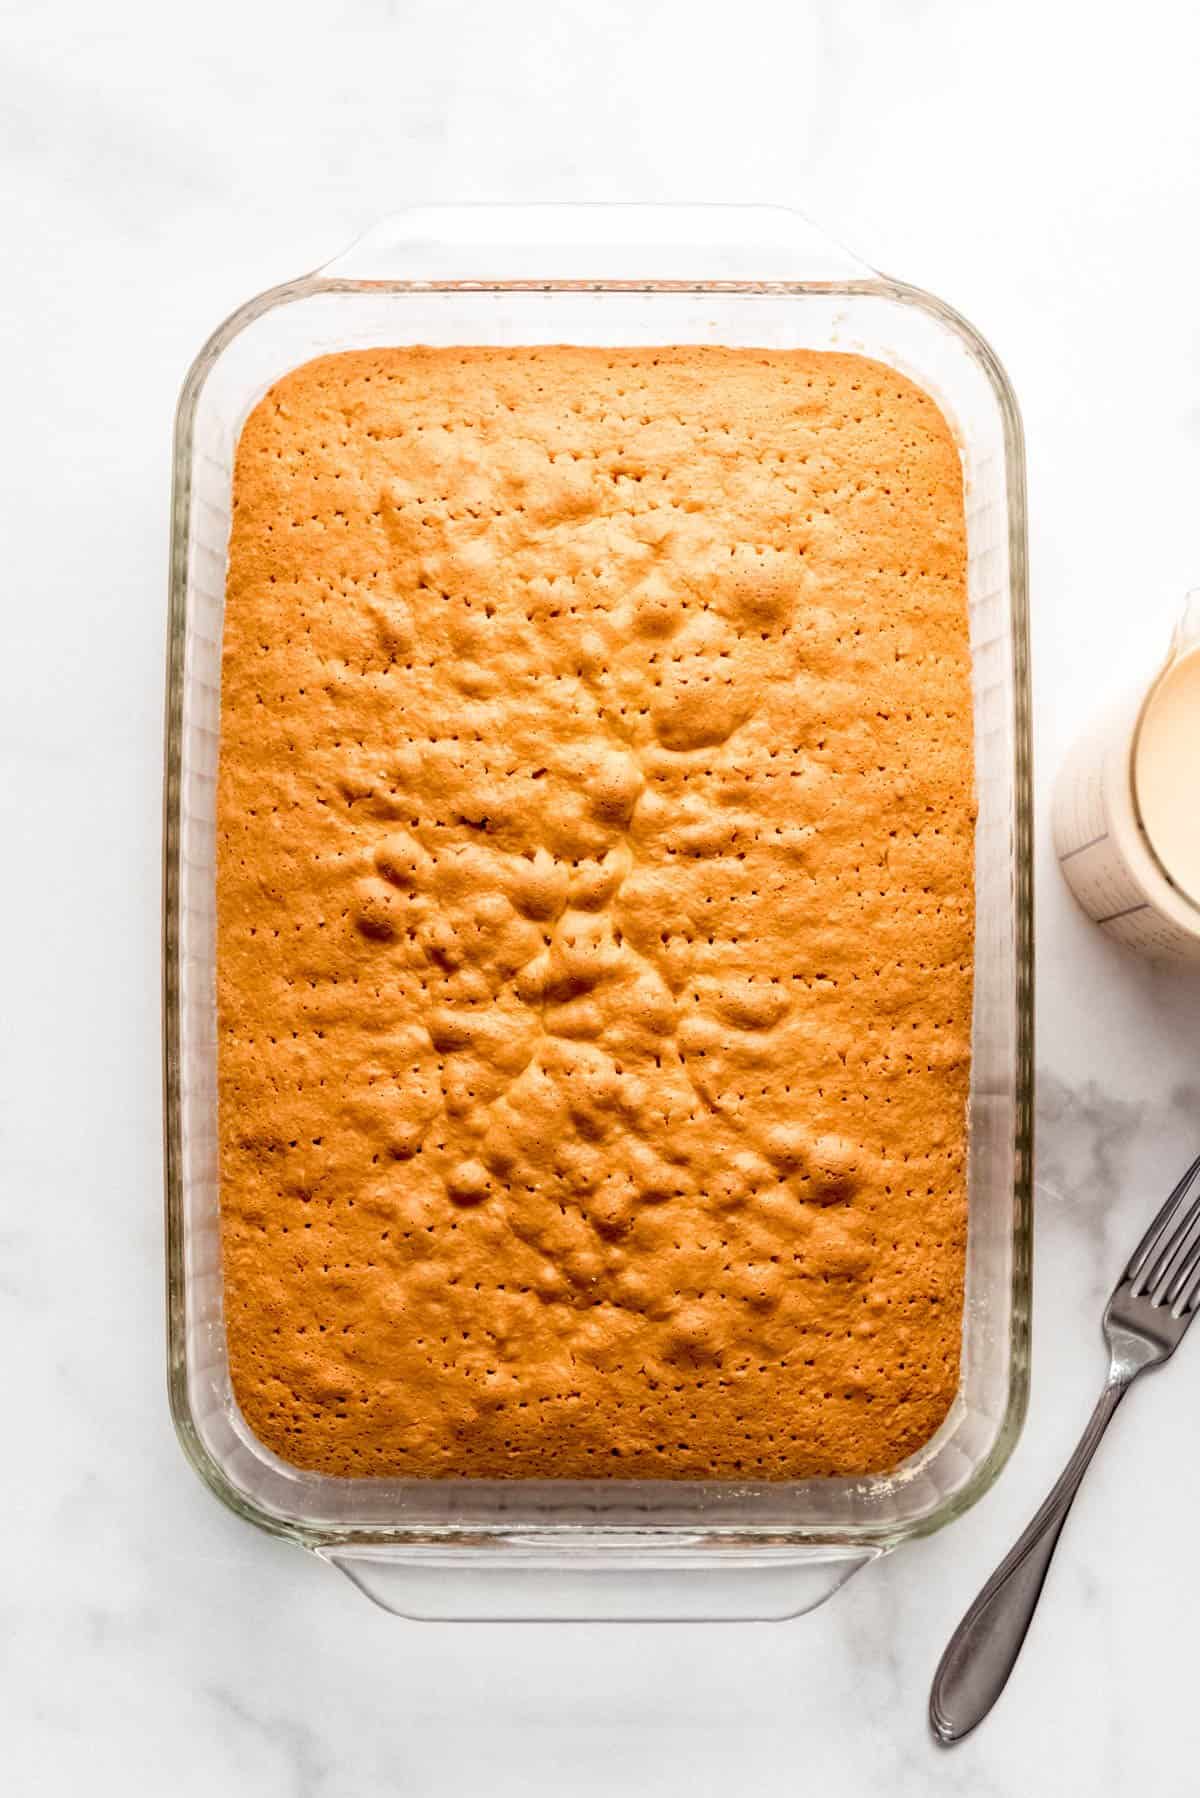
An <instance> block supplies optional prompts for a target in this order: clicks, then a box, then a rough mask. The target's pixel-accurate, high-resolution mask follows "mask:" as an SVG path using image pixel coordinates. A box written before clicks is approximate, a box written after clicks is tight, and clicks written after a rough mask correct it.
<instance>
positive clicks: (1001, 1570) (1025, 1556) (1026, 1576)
mask: <svg viewBox="0 0 1200 1798" xmlns="http://www.w3.org/2000/svg"><path fill="white" fill-rule="evenodd" d="M1128 1385H1129V1380H1128V1378H1123V1377H1120V1376H1110V1378H1109V1380H1108V1381H1107V1383H1106V1384H1105V1387H1104V1390H1103V1392H1102V1393H1101V1394H1100V1398H1099V1402H1098V1403H1097V1405H1096V1409H1095V1410H1094V1411H1093V1412H1092V1415H1091V1417H1090V1419H1089V1421H1088V1426H1087V1428H1086V1430H1084V1432H1083V1435H1082V1436H1081V1437H1080V1439H1079V1446H1078V1447H1077V1448H1076V1450H1075V1453H1074V1454H1073V1455H1072V1456H1071V1459H1070V1460H1069V1461H1068V1462H1067V1465H1066V1466H1065V1467H1064V1468H1063V1470H1062V1473H1061V1474H1060V1475H1059V1477H1058V1480H1057V1481H1056V1483H1055V1484H1054V1486H1053V1487H1052V1488H1051V1491H1050V1493H1049V1496H1048V1497H1047V1498H1046V1500H1045V1502H1044V1503H1043V1504H1042V1506H1041V1508H1040V1509H1039V1510H1038V1511H1037V1513H1036V1515H1035V1516H1034V1517H1033V1518H1032V1520H1031V1521H1030V1523H1029V1524H1028V1526H1027V1527H1026V1529H1025V1530H1024V1532H1023V1533H1022V1535H1021V1536H1020V1537H1019V1538H1018V1539H1017V1542H1016V1544H1015V1545H1014V1547H1013V1548H1012V1549H1011V1551H1010V1552H1009V1553H1008V1554H1007V1555H1006V1556H1005V1557H1004V1559H1003V1560H1002V1561H1001V1563H1000V1565H999V1566H998V1567H997V1569H996V1571H995V1573H993V1575H992V1577H991V1579H990V1580H989V1581H988V1582H987V1585H986V1586H984V1588H983V1590H982V1592H980V1594H979V1597H978V1598H977V1599H976V1600H975V1602H974V1604H973V1605H972V1606H971V1608H970V1610H969V1611H968V1612H967V1613H966V1616H965V1617H964V1618H963V1620H962V1622H961V1623H960V1624H959V1626H958V1628H957V1629H956V1630H955V1632H954V1634H953V1635H952V1636H951V1638H950V1641H949V1643H948V1645H947V1647H946V1652H945V1654H943V1656H942V1658H941V1660H940V1661H939V1663H938V1670H937V1672H936V1673H935V1674H934V1677H933V1690H932V1691H931V1693H930V1696H929V1721H930V1723H931V1725H932V1727H933V1733H934V1735H935V1736H936V1737H937V1739H938V1741H939V1742H943V1743H946V1744H949V1743H951V1742H958V1741H961V1740H962V1738H963V1736H965V1735H968V1734H969V1733H970V1731H971V1730H973V1729H974V1728H975V1725H976V1724H977V1723H982V1721H983V1719H984V1718H985V1717H986V1716H987V1714H988V1712H989V1711H990V1710H991V1708H992V1706H993V1705H994V1704H995V1702H996V1700H997V1698H999V1696H1000V1694H1001V1692H1002V1691H1003V1690H1004V1687H1005V1684H1006V1683H1007V1680H1008V1676H1009V1674H1010V1673H1011V1672H1012V1670H1013V1668H1014V1667H1015V1666H1016V1664H1017V1656H1018V1655H1019V1654H1020V1652H1021V1645H1022V1643H1023V1642H1024V1640H1025V1633H1026V1631H1027V1630H1028V1628H1029V1625H1030V1623H1031V1622H1032V1621H1033V1613H1034V1611H1035V1610H1036V1609H1037V1602H1038V1599H1039V1598H1040V1597H1041V1595H1042V1584H1043V1582H1044V1580H1045V1578H1046V1574H1047V1572H1048V1570H1049V1567H1050V1562H1051V1560H1052V1559H1053V1556H1054V1550H1055V1548H1056V1546H1057V1544H1058V1538H1059V1534H1060V1532H1061V1530H1062V1526H1063V1524H1064V1523H1065V1522H1066V1521H1067V1513H1068V1511H1069V1510H1070V1509H1071V1503H1072V1500H1073V1499H1074V1497H1075V1494H1076V1492H1078V1490H1079V1485H1080V1481H1081V1480H1082V1479H1083V1476H1084V1474H1085V1473H1086V1472H1087V1470H1088V1465H1089V1463H1090V1461H1091V1459H1092V1456H1093V1455H1094V1454H1095V1452H1096V1449H1097V1448H1098V1446H1099V1443H1100V1438H1101V1436H1103V1434H1104V1432H1105V1430H1106V1429H1107V1428H1108V1425H1109V1422H1110V1420H1111V1418H1112V1415H1113V1412H1114V1411H1115V1410H1116V1408H1117V1406H1118V1405H1119V1404H1120V1402H1121V1400H1122V1399H1123V1398H1124V1396H1125V1393H1126V1390H1127V1388H1128Z"/></svg>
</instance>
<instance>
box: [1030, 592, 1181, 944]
mask: <svg viewBox="0 0 1200 1798" xmlns="http://www.w3.org/2000/svg"><path fill="white" fill-rule="evenodd" d="M1053 829H1054V847H1055V851H1056V853H1057V855H1058V861H1059V866H1060V867H1061V868H1062V871H1063V874H1064V876H1065V877H1066V880H1067V883H1068V885H1069V886H1070V888H1071V890H1072V892H1073V893H1074V895H1075V897H1076V899H1077V900H1078V901H1079V903H1080V905H1081V906H1082V907H1083V909H1084V910H1085V911H1086V912H1087V913H1088V915H1089V917H1091V918H1093V919H1094V920H1095V921H1096V923H1097V924H1099V925H1100V926H1101V928H1102V929H1103V930H1104V931H1105V932H1106V933H1107V934H1108V935H1110V936H1112V937H1114V938H1116V939H1117V941H1119V942H1122V943H1125V944H1127V945H1128V946H1129V947H1130V948H1132V949H1139V950H1141V951H1142V953H1143V954H1145V955H1150V956H1154V957H1156V958H1158V959H1159V960H1169V961H1191V962H1195V963H1197V964H1198V965H1200V588H1196V589H1195V590H1193V592H1191V593H1189V595H1188V597H1187V602H1186V604H1185V606H1184V610H1183V615H1182V617H1181V618H1180V620H1179V623H1178V624H1177V626H1176V628H1175V633H1174V636H1173V637H1172V640H1171V647H1170V652H1169V654H1168V656H1167V659H1166V661H1165V663H1164V664H1163V666H1162V667H1161V668H1160V669H1159V671H1158V674H1157V675H1156V676H1155V678H1154V679H1153V680H1152V681H1151V683H1150V685H1149V687H1148V689H1147V688H1141V689H1139V690H1138V691H1137V692H1136V693H1131V694H1127V695H1126V696H1125V698H1124V699H1122V700H1121V701H1120V703H1119V704H1118V705H1116V706H1115V707H1113V708H1111V709H1110V710H1109V711H1107V712H1106V713H1105V714H1104V715H1103V716H1102V717H1101V718H1100V719H1099V720H1098V721H1097V723H1096V724H1095V725H1094V726H1093V727H1092V729H1091V730H1090V731H1088V733H1087V734H1086V735H1085V736H1084V737H1083V738H1082V739H1081V741H1080V742H1079V743H1078V744H1076V746H1075V749H1074V750H1073V751H1072V753H1071V754H1070V755H1069V756H1068V757H1067V760H1066V762H1065V763H1064V765H1063V767H1062V770H1061V772H1060V774H1059V777H1058V781H1057V784H1056V786H1055V791H1054V801H1053Z"/></svg>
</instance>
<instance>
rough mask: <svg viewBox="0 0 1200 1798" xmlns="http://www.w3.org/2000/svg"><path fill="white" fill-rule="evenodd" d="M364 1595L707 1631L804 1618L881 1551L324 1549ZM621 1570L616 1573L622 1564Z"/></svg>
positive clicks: (483, 1612)
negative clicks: (703, 1557) (691, 1554)
mask: <svg viewBox="0 0 1200 1798" xmlns="http://www.w3.org/2000/svg"><path fill="white" fill-rule="evenodd" d="M316 1552H317V1553H318V1555H319V1557H320V1559H321V1560H323V1561H328V1562H329V1563H330V1565H331V1566H333V1567H337V1568H340V1570H341V1571H342V1572H343V1573H344V1574H345V1575H346V1577H347V1578H348V1579H349V1580H351V1581H352V1582H353V1583H354V1585H356V1586H357V1587H358V1589H359V1590H360V1591H361V1592H364V1593H365V1594H366V1596H367V1597H368V1598H370V1599H372V1600H373V1601H374V1602H375V1603H376V1604H377V1605H380V1606H381V1607H382V1608H383V1609H384V1610H385V1611H391V1612H392V1613H393V1614H394V1615H395V1616H398V1617H409V1618H416V1619H420V1620H439V1621H459V1622H485V1623H498V1622H545V1623H550V1622H563V1623H565V1622H677V1623H678V1622H705V1621H725V1622H729V1621H735V1620H736V1621H744V1622H748V1621H763V1622H770V1621H773V1620H778V1619H782V1618H785V1617H799V1616H802V1615H803V1613H804V1612H805V1611H811V1610H815V1609H816V1607H817V1606H818V1605H819V1604H824V1602H825V1600H826V1599H827V1598H832V1596H833V1594H834V1593H835V1592H836V1591H837V1590H838V1589H839V1588H840V1587H841V1586H843V1585H845V1583H846V1581H847V1580H848V1579H849V1578H850V1576H851V1575H852V1574H854V1573H857V1571H858V1569H859V1568H860V1567H864V1566H865V1565H866V1564H867V1562H868V1561H873V1560H876V1559H877V1558H878V1556H879V1555H880V1553H881V1552H883V1551H882V1550H880V1549H878V1548H874V1547H872V1548H851V1547H841V1546H832V1545H830V1546H819V1547H813V1548H810V1549H797V1548H795V1547H792V1548H789V1549H787V1550H781V1551H778V1554H777V1557H776V1556H773V1555H772V1554H771V1551H770V1550H764V1551H759V1552H757V1553H756V1552H751V1551H746V1550H742V1551H741V1552H740V1553H736V1554H735V1553H733V1552H732V1551H731V1553H730V1555H729V1557H728V1558H727V1559H722V1558H721V1557H720V1554H719V1551H714V1554H713V1558H712V1563H711V1564H704V1563H700V1564H698V1563H697V1562H695V1561H692V1562H690V1563H689V1564H687V1565H683V1566H681V1565H680V1564H679V1562H678V1560H676V1561H675V1562H674V1564H672V1561H671V1559H670V1557H668V1556H663V1555H660V1556H658V1557H656V1556H654V1555H653V1554H649V1553H647V1554H640V1555H635V1556H631V1557H630V1558H628V1559H626V1560H624V1561H622V1560H621V1559H620V1558H619V1557H617V1556H614V1554H613V1553H612V1552H611V1551H609V1552H608V1553H607V1554H605V1555H596V1556H592V1557H590V1558H589V1557H588V1556H586V1555H584V1556H579V1557H578V1558H577V1557H575V1556H572V1561H571V1564H570V1565H563V1564H562V1563H558V1564H555V1563H554V1562H552V1561H548V1560H547V1559H546V1557H545V1555H544V1554H542V1555H538V1554H537V1553H536V1552H530V1553H528V1554H526V1555H513V1554H507V1553H505V1554H501V1553H497V1551H496V1550H495V1549H492V1550H486V1549H485V1550H479V1551H477V1552H476V1553H473V1554H472V1553H470V1552H469V1551H464V1550H462V1549H458V1550H453V1549H451V1550H440V1551H439V1549H438V1548H437V1547H436V1546H430V1547H429V1548H427V1549H425V1550H423V1551H413V1550H411V1549H410V1550H408V1551H406V1552H405V1553H404V1554H403V1555H397V1554H395V1553H389V1551H388V1549H387V1548H386V1547H384V1546H371V1547H367V1546H364V1547H361V1548H337V1549H318V1550H317V1551H316ZM614 1563H615V1564H614Z"/></svg>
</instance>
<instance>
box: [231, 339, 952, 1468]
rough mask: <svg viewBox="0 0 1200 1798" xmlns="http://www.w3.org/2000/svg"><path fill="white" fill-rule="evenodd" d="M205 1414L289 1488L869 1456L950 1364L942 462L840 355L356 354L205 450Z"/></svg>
mask: <svg viewBox="0 0 1200 1798" xmlns="http://www.w3.org/2000/svg"><path fill="white" fill-rule="evenodd" d="M234 502H235V503H234V522H233V534H232V542H231V546H230V560H229V579H228V602H227V611H226V620H225V643H224V664H223V676H222V682H223V684H222V695H221V719H222V726H221V763H220V782H219V795H218V863H217V897H218V919H219V969H218V973H219V1029H220V1153H221V1206H222V1214H223V1242H224V1269H225V1295H226V1320H227V1327H228V1335H229V1352H230V1358H231V1363H232V1369H233V1381H234V1387H235V1391H236V1394H237V1397H238V1400H239V1402H240V1404H241V1407H242V1410H243V1411H244V1413H245V1415H246V1418H247V1420H248V1422H249V1424H250V1426H251V1427H252V1429H253V1430H254V1431H255V1432H256V1433H257V1435H258V1436H259V1437H260V1438H261V1440H262V1441H263V1442H264V1443H266V1444H267V1445H269V1447H270V1448H272V1449H274V1450H275V1451H276V1452H277V1453H279V1454H280V1455H282V1456H283V1457H284V1458H285V1459H287V1460H288V1461H291V1462H294V1463H296V1464H298V1465H300V1466H302V1467H306V1468H311V1469H318V1470H320V1471H322V1472H325V1473H331V1474H375V1475H384V1474H387V1475H396V1474H418V1475H450V1474H456V1475H479V1476H546V1475H558V1476H564V1477H581V1476H582V1477H590V1476H595V1475H600V1474H610V1475H639V1476H651V1477H664V1476H665V1477H675V1478H713V1477H715V1478H723V1479H727V1478H739V1477H740V1478H743V1479H744V1478H758V1479H784V1478H794V1477H800V1476H806V1475H812V1474H862V1473H867V1472H872V1471H881V1470H884V1469H887V1468H889V1467H892V1466H894V1465H895V1464H896V1463H897V1462H898V1461H900V1460H901V1459H903V1457H904V1456H906V1455H908V1454H909V1453H910V1452H911V1451H912V1450H913V1449H914V1448H916V1447H917V1446H918V1445H919V1444H920V1443H922V1442H923V1441H925V1440H926V1439H927V1438H928V1437H929V1435H930V1434H931V1433H932V1431H933V1430H934V1429H935V1428H936V1427H937V1425H938V1423H939V1422H940V1421H941V1420H942V1418H943V1416H944V1415H945V1412H946V1409H947V1406H948V1405H949V1403H950V1401H951V1398H952V1396H953V1394H954V1391H955V1388H956V1385H957V1379H958V1359H959V1337H960V1329H961V1314H962V1286H963V1256H964V1240H965V1224H966V1215H965V1184H966V1175H965V1107H966V1096H967V1082H968V1066H969V1053H970V1022H971V981H972V929H973V896H972V872H973V869H972V840H973V819H974V803H973V780H972V728H971V699H970V690H969V652H968V644H967V617H966V593H965V549H964V521H963V494H962V477H961V473H960V466H959V458H958V454H957V452H956V449H955V445H954V443H953V441H952V439H951V435H950V431H949V429H948V428H947V426H946V423H945V421H944V419H943V418H942V416H941V414H940V413H939V411H938V409H937V407H936V406H935V405H934V403H933V401H932V400H931V399H930V398H929V396H928V395H927V394H925V393H924V392H922V391H921V390H920V389H918V388H917V387H915V386H913V385H912V384H911V383H910V382H908V381H906V380H905V379H903V378H902V377H901V376H900V375H898V374H897V373H896V372H895V371H894V370H892V369H889V368H886V367H883V366H882V365H880V364H877V363H874V362H869V361H866V360H864V359H862V358H860V357H856V356H843V355H832V354H821V353H816V352H805V351H793V352H781V351H773V352H765V351H763V352H760V351H752V350H731V349H715V348H713V349H710V348H704V349H696V348H687V349H662V350H650V349H646V350H598V349H571V348H543V349H511V350H496V349H466V350H462V349H455V350H440V349H394V350H378V351H369V352H361V353H360V352H355V353H348V354H343V355H337V356H329V357H325V358H323V359H321V360H319V361H316V362H312V363H310V364H308V365H307V366H306V367H304V368H301V369H298V370H296V371H295V372H294V373H292V374H289V375H288V376H286V377H285V378H284V379H283V380H281V381H280V382H279V383H278V384H277V385H276V386H275V387H274V388H273V389H272V390H271V392H270V393H268V395H267V396H266V398H265V399H264V400H263V401H262V403H261V404H260V405H259V406H258V407H257V408H256V409H255V411H254V413H253V414H252V416H251V417H250V419H249V421H248V423H247V425H246V427H245V430H244V432H243V434H242V438H241V442H240V445H239V447H238V452H237V467H236V476H235V493H234Z"/></svg>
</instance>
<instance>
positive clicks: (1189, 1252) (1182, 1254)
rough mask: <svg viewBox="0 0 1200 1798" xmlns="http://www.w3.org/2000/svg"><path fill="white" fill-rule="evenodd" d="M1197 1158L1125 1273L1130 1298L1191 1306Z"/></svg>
mask: <svg viewBox="0 0 1200 1798" xmlns="http://www.w3.org/2000/svg"><path fill="white" fill-rule="evenodd" d="M1198 1276H1200V1155H1198V1156H1197V1157H1196V1159H1195V1161H1193V1163H1192V1165H1191V1167H1189V1168H1188V1170H1187V1172H1186V1173H1185V1174H1184V1176H1183V1178H1182V1179H1181V1180H1180V1182H1179V1184H1178V1185H1177V1186H1176V1187H1175V1189H1174V1191H1173V1192H1172V1193H1171V1196H1170V1198H1169V1199H1168V1200H1167V1202H1166V1204H1165V1205H1164V1206H1163V1208H1162V1210H1161V1211H1160V1212H1159V1213H1158V1216H1157V1217H1156V1218H1155V1219H1154V1222H1153V1223H1152V1224H1151V1225H1150V1228H1149V1229H1148V1230H1147V1231H1146V1234H1145V1235H1144V1236H1143V1237H1142V1240H1141V1242H1139V1244H1138V1246H1137V1248H1136V1249H1135V1250H1134V1252H1133V1259H1132V1260H1131V1261H1130V1263H1129V1266H1128V1267H1127V1268H1126V1269H1125V1278H1126V1280H1128V1281H1129V1282H1130V1296H1131V1297H1132V1298H1138V1297H1139V1296H1140V1295H1142V1294H1145V1295H1146V1296H1147V1297H1148V1298H1149V1300H1150V1303H1151V1304H1152V1305H1161V1304H1163V1303H1164V1302H1165V1303H1167V1304H1169V1305H1170V1307H1171V1309H1172V1310H1176V1309H1178V1310H1183V1309H1184V1308H1185V1307H1189V1308H1190V1306H1191V1304H1192V1303H1193V1302H1194V1301H1195V1299H1196V1296H1197V1290H1198V1289H1200V1277H1198Z"/></svg>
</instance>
